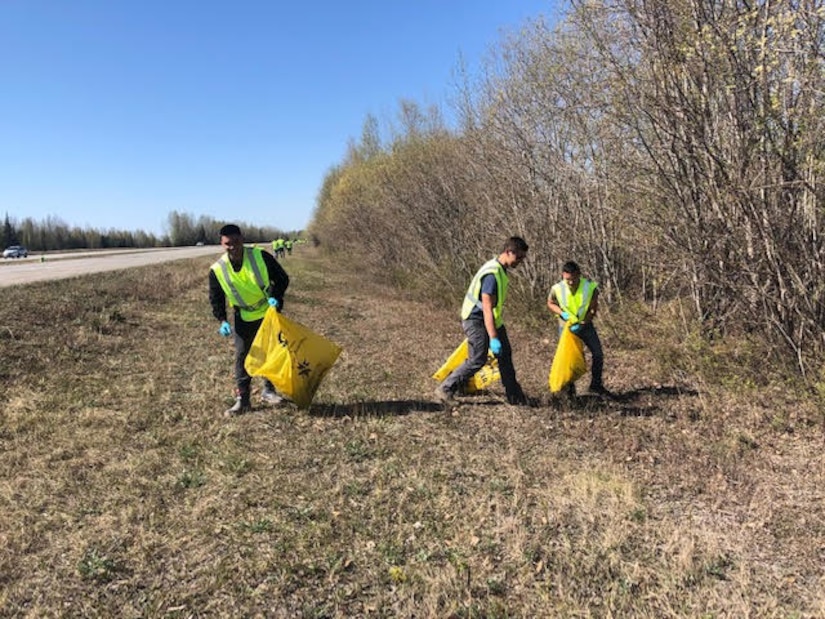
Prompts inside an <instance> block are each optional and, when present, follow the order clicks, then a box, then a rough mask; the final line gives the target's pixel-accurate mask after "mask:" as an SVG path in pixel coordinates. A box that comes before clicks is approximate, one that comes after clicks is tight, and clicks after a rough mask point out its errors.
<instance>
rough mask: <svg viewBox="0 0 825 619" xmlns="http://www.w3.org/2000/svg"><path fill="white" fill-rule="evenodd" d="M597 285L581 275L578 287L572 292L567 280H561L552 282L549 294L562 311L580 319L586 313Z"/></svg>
mask: <svg viewBox="0 0 825 619" xmlns="http://www.w3.org/2000/svg"><path fill="white" fill-rule="evenodd" d="M597 287H598V284H597V283H596V282H594V281H592V280H589V279H587V278H586V277H582V278H581V279H579V287H578V288H576V292H575V293H573V292H571V291H570V286H568V285H567V282H565V281H564V280H561V281H560V282H559V283H557V284H553V287H552V288H551V289H550V290H551V292H550V294H551V296H554V297H555V298H556V302H557V303H558V305H559V307H560V308H561V309H562V310H563V311H565V312H567V313H568V314H570V315H571V316H575V317H576V318H578V319H579V320H582V319H583V318H584V317H585V316H586V315H587V309H588V308H589V307H590V301H591V300H592V299H593V293H594V292H595V291H596V288H597ZM559 320H561V318H559Z"/></svg>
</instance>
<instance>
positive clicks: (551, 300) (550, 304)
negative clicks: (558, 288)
mask: <svg viewBox="0 0 825 619" xmlns="http://www.w3.org/2000/svg"><path fill="white" fill-rule="evenodd" d="M547 308H548V309H549V310H550V311H551V312H552V313H554V314H556V315H557V316H558V317H559V318H561V315H562V314H563V313H564V310H563V309H562V308H561V305H559V303H558V301H556V294H555V293H554V292H552V291H551V292H550V295H549V296H548V297H547Z"/></svg>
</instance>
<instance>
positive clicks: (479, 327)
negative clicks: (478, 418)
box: [439, 320, 490, 396]
mask: <svg viewBox="0 0 825 619" xmlns="http://www.w3.org/2000/svg"><path fill="white" fill-rule="evenodd" d="M461 326H462V328H463V329H464V334H465V335H466V336H467V360H466V361H464V363H462V364H461V365H459V366H458V367H457V368H456V369H454V370H453V371H452V372H451V373H450V375H449V376H448V377H447V378H445V379H444V382H442V383H441V385H440V387H439V388H440V389H441V390H442V391H443V392H444V393H446V394H447V395H448V396H451V395H453V394H454V393H455V392H456V391H457V390H458V388H459V387H461V386H462V385H463V384H464V383H466V382H467V381H468V380H469V379H470V378H471V377H472V376H473V374H475V373H476V372H478V371H479V370H480V369H481V368H483V367H484V364H485V363H487V349H488V348H489V347H490V340H489V338H488V337H487V329H485V328H484V322H483V321H481V320H465V321H463V322H462V323H461Z"/></svg>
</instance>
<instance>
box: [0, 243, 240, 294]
mask: <svg viewBox="0 0 825 619" xmlns="http://www.w3.org/2000/svg"><path fill="white" fill-rule="evenodd" d="M223 251H224V250H223V249H222V248H221V247H220V245H204V246H195V247H155V248H151V249H104V250H98V251H82V252H65V253H57V252H55V253H46V254H40V253H36V254H29V257H28V258H4V259H2V260H0V288H3V287H6V286H14V285H17V284H29V283H32V282H40V281H46V280H53V279H66V278H69V277H78V276H80V275H88V274H90V273H102V272H103V271H117V270H120V269H130V268H132V267H140V266H145V265H147V264H157V263H158V262H168V261H170V260H182V259H184V258H197V257H199V256H208V255H212V256H215V258H216V259H217V258H218V257H219V256H220V255H221V254H222V253H223Z"/></svg>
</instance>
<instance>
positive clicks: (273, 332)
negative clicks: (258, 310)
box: [244, 308, 341, 408]
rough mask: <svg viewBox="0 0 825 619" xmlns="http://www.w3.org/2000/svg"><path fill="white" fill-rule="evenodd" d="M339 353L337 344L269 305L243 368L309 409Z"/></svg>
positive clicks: (300, 405)
mask: <svg viewBox="0 0 825 619" xmlns="http://www.w3.org/2000/svg"><path fill="white" fill-rule="evenodd" d="M340 354H341V348H340V347H339V346H338V345H337V344H335V343H333V342H330V341H329V340H328V339H326V338H325V337H323V336H322V335H318V334H317V333H313V332H312V331H310V330H309V329H308V328H307V327H305V326H303V325H302V324H300V323H298V322H295V321H293V320H290V319H289V318H287V317H286V316H284V315H283V314H280V313H278V312H276V311H275V310H274V309H272V308H269V309H268V310H267V312H266V315H265V316H264V320H263V322H262V323H261V327H260V328H259V329H258V334H257V335H256V336H255V339H254V341H253V342H252V348H250V350H249V354H248V355H247V357H246V362H245V363H244V367H246V371H247V372H249V374H250V376H263V377H264V378H268V379H269V380H270V381H272V384H273V385H275V388H276V389H277V390H278V391H280V392H281V393H282V394H283V395H284V396H286V397H288V398H289V399H290V400H292V401H293V402H295V404H297V405H298V406H299V407H300V408H309V405H310V403H311V402H312V398H313V397H314V396H315V391H316V390H317V389H318V385H320V384H321V379H322V378H323V377H324V374H326V373H327V371H328V370H329V369H330V368H331V367H332V366H333V364H334V363H335V361H336V359H338V355H340Z"/></svg>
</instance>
